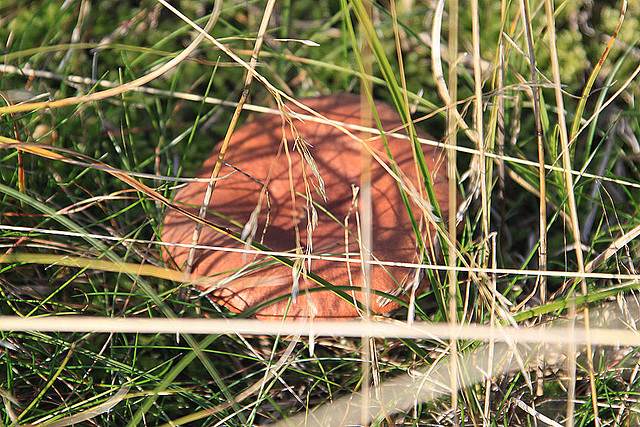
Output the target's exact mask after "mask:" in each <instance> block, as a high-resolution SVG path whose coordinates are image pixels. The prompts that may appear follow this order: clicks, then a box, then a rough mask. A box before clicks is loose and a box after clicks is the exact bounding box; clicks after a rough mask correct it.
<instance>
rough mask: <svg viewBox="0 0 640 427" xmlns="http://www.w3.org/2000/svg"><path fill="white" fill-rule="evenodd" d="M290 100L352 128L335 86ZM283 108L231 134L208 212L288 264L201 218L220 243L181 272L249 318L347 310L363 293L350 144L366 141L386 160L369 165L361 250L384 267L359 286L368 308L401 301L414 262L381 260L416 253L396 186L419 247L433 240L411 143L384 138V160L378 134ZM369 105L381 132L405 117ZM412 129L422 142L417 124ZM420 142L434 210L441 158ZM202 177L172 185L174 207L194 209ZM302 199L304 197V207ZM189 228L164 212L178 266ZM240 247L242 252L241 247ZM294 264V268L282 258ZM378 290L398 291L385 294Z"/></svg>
mask: <svg viewBox="0 0 640 427" xmlns="http://www.w3.org/2000/svg"><path fill="white" fill-rule="evenodd" d="M300 102H302V103H303V104H304V105H306V106H308V107H309V108H311V109H312V110H314V111H315V112H317V113H319V114H320V115H322V116H324V117H326V118H327V119H329V120H331V121H334V122H339V123H345V124H350V125H360V121H361V114H360V113H361V111H360V110H361V105H360V97H359V96H358V95H353V94H344V93H341V94H333V95H328V96H321V97H317V98H308V99H302V100H300ZM287 107H288V109H290V111H292V112H293V113H294V114H289V117H290V120H289V121H284V120H283V117H284V116H277V115H266V114H263V115H259V116H257V117H256V118H254V119H253V120H250V121H249V122H248V123H246V124H244V125H243V126H241V127H239V128H238V129H237V130H236V131H235V133H234V134H233V136H232V138H231V141H230V144H229V148H228V151H227V153H226V156H225V162H226V164H225V166H224V167H223V168H222V170H221V173H220V179H219V180H218V181H217V182H216V186H215V190H214V192H213V197H212V200H211V203H210V205H209V209H208V213H207V219H208V220H209V221H211V222H212V223H215V224H216V225H219V226H220V227H222V228H225V229H228V230H231V231H232V232H235V233H239V234H241V233H242V232H243V229H244V230H245V233H244V234H245V235H246V234H247V233H246V231H247V230H248V231H251V232H252V233H249V236H253V239H252V240H251V239H250V243H251V242H257V243H260V244H261V245H263V246H259V245H254V246H258V247H260V248H264V247H267V248H269V250H271V251H277V252H282V253H284V254H287V253H288V254H292V256H291V257H289V258H287V259H290V260H291V261H288V263H289V265H288V264H286V263H283V262H282V261H281V259H280V260H279V259H276V258H274V257H273V256H272V255H273V253H271V254H269V255H263V254H262V253H259V252H256V250H255V248H252V247H251V246H250V245H249V244H247V243H244V242H242V241H239V239H238V238H237V237H236V238H234V237H231V236H229V235H228V234H225V233H223V232H221V231H220V230H216V229H214V228H211V227H206V226H205V227H204V228H203V230H202V234H201V235H200V238H199V242H198V244H199V245H205V246H210V247H216V248H230V251H225V250H215V249H197V251H196V253H195V258H194V262H193V265H192V270H191V271H192V275H193V277H194V279H193V280H194V283H196V285H197V286H198V287H199V288H200V289H202V290H205V291H207V293H208V295H209V297H210V298H212V299H213V300H214V301H215V302H217V303H218V304H220V305H222V306H224V307H227V308H228V309H229V310H231V311H232V312H235V313H241V312H244V311H247V310H255V311H254V312H253V313H252V314H253V315H255V316H256V317H258V318H261V319H276V318H282V316H284V315H285V314H286V316H287V318H289V319H291V318H294V319H298V318H307V317H313V318H316V319H341V318H342V319H348V318H354V317H357V316H358V315H359V314H360V313H361V310H362V307H363V305H362V304H363V301H364V295H365V293H364V292H363V288H362V286H363V274H362V267H361V264H360V262H359V259H360V256H359V255H358V254H359V253H360V244H359V234H358V218H356V215H357V213H358V208H356V204H355V203H354V200H357V197H354V188H355V187H357V186H359V185H360V176H361V164H362V162H361V151H362V149H363V144H366V145H367V146H368V147H369V150H370V152H373V153H375V154H377V155H378V159H381V160H382V161H383V162H384V163H385V164H386V166H387V167H386V168H385V167H383V166H382V165H381V164H380V162H379V161H376V160H372V163H371V198H372V212H371V216H372V246H373V247H372V248H371V258H372V259H373V260H375V261H380V262H382V264H384V265H380V264H378V263H375V262H374V263H371V273H370V283H371V289H372V290H373V291H374V292H372V293H371V299H370V304H369V307H370V309H371V311H372V312H373V313H377V314H381V313H385V312H388V311H390V310H392V309H394V308H397V307H398V306H399V305H400V304H399V302H398V301H399V300H407V299H408V298H409V295H410V293H411V289H410V288H411V286H415V284H416V283H417V282H419V281H420V280H419V278H420V277H421V275H420V273H419V271H418V270H416V269H415V268H409V267H406V266H394V265H389V264H388V263H387V264H385V263H383V261H386V262H396V263H405V264H406V263H416V262H420V261H421V260H422V259H423V257H422V255H421V251H420V249H419V247H420V246H419V245H418V241H417V237H416V233H415V231H414V228H413V226H412V222H411V220H410V216H409V214H408V211H407V208H406V205H405V202H404V201H403V197H402V192H401V190H400V188H401V187H402V188H404V189H405V194H406V195H407V197H408V200H409V205H410V206H411V211H412V213H413V216H414V218H415V222H416V224H418V228H420V233H419V234H420V238H421V239H422V240H423V241H424V244H425V247H427V248H430V247H431V243H429V242H433V241H434V237H435V232H434V230H435V228H434V226H433V221H425V219H424V218H425V217H426V216H428V215H427V211H428V208H429V207H430V205H429V204H428V203H427V202H426V201H425V200H424V199H421V197H425V198H426V196H420V195H419V194H420V193H419V191H417V190H416V189H417V188H419V187H420V186H423V188H424V184H423V183H422V179H418V174H417V172H416V166H415V165H416V164H415V162H414V155H413V152H412V146H411V142H410V141H409V140H408V139H406V138H397V137H387V138H386V139H387V142H388V146H389V150H390V152H391V154H392V156H393V162H390V161H389V158H388V155H387V154H386V151H385V147H384V142H383V139H382V137H381V136H380V135H379V134H373V135H372V134H370V133H365V132H357V131H351V133H352V136H349V135H348V134H347V133H345V132H344V131H343V130H340V129H339V128H337V127H336V126H334V125H331V124H328V123H319V122H318V121H314V120H302V119H300V118H297V114H300V113H303V114H308V113H305V112H303V111H302V110H301V109H300V108H298V107H295V106H291V105H287ZM375 108H376V111H377V114H378V116H379V118H380V121H381V123H382V127H383V129H384V130H385V131H397V130H398V129H403V126H404V124H403V122H402V120H401V119H400V116H399V115H398V113H397V112H396V111H395V110H394V109H393V108H391V107H390V106H389V105H387V104H385V103H382V102H376V103H375ZM283 132H284V133H285V137H284V138H283ZM400 132H401V133H405V132H404V131H403V130H400ZM294 133H296V135H295V136H294ZM418 135H419V136H421V137H427V138H428V135H426V134H425V133H424V132H420V131H419V130H418ZM354 136H355V137H356V138H354ZM285 144H286V145H287V147H286V149H285V146H284V145H285ZM294 145H296V147H295V148H294ZM302 148H305V149H306V150H308V153H309V154H310V157H311V158H312V159H313V160H310V159H309V158H308V157H306V158H305V156H304V151H305V150H303V149H302ZM422 150H423V153H424V157H425V160H426V164H427V167H428V170H429V172H430V174H431V178H432V181H433V183H434V188H435V194H436V198H437V200H438V203H439V204H440V207H441V208H442V209H443V212H445V211H444V209H446V206H447V197H448V196H447V191H448V185H447V182H448V181H447V179H446V157H445V155H444V153H443V151H442V150H441V149H438V148H435V147H432V146H423V148H422ZM217 157H218V155H217V149H216V150H214V152H213V154H212V155H211V156H210V157H209V158H208V159H207V160H206V161H205V162H204V165H203V167H202V169H200V171H199V172H198V173H197V175H196V176H197V177H198V178H209V177H210V176H211V173H212V171H213V168H214V165H215V163H216V160H217ZM393 163H395V165H393ZM393 166H397V170H398V171H399V173H398V174H397V175H396V177H395V178H394V176H393V175H392V174H391V173H390V171H391V170H393V169H394V168H393ZM315 168H317V169H315ZM314 169H315V170H314ZM314 172H315V173H314ZM399 180H401V181H402V182H403V183H404V184H403V185H402V186H399V185H398V182H399ZM322 182H323V185H322V184H321V183H322ZM207 185H208V184H207V183H206V182H191V183H189V184H187V185H186V186H185V187H183V188H181V189H180V190H178V191H177V192H176V194H175V198H174V203H176V204H183V206H184V207H185V209H187V210H190V211H191V212H193V213H196V214H197V211H198V207H199V206H200V205H201V204H202V201H203V197H204V194H205V191H206V188H207ZM314 187H315V188H314ZM322 188H324V194H322V193H323V192H322ZM292 190H293V191H292ZM305 195H306V196H305ZM323 196H326V199H325V197H323ZM309 197H311V199H312V203H308V202H309ZM425 206H426V208H425ZM313 209H315V214H314V213H313ZM252 214H253V215H252ZM316 214H317V222H316V223H315V226H313V222H314V221H311V226H310V224H309V222H310V221H309V219H310V218H314V216H315V215H316ZM195 224H196V223H195V221H194V220H193V219H190V218H188V217H187V216H185V215H184V214H183V213H180V212H178V211H176V210H172V209H170V210H169V211H168V212H167V214H166V217H165V220H164V225H163V227H162V240H163V241H164V242H167V243H178V244H181V245H177V246H172V245H167V246H166V250H165V251H164V252H163V253H164V258H165V260H166V261H167V262H173V263H175V265H177V266H178V267H179V268H181V267H183V266H184V263H185V262H186V260H187V257H188V253H189V247H188V246H189V245H190V244H191V241H192V236H193V230H194V227H195ZM309 231H311V236H309V235H308V234H309ZM345 231H346V232H345ZM243 237H245V240H247V239H246V236H243ZM308 237H310V238H309V239H308ZM347 247H348V251H349V252H348V253H347V252H346V248H347ZM296 248H298V251H297V254H298V255H300V254H304V253H307V252H310V254H311V255H318V256H320V255H322V256H324V257H308V258H307V259H304V258H301V257H295V256H294V255H296ZM246 249H253V250H252V251H248V252H249V253H247V251H246ZM309 249H310V251H309ZM301 250H302V251H301ZM347 255H348V256H347ZM325 257H326V258H325ZM309 259H310V261H309ZM296 260H297V262H296ZM347 260H348V261H347ZM293 262H295V268H292V266H291V264H292V263H293ZM202 277H206V280H202V279H201V278H202ZM317 277H320V278H322V279H324V281H323V280H319V279H317ZM329 284H330V285H329ZM331 285H333V287H338V288H337V290H336V289H335V288H332V286H331ZM381 293H385V294H389V295H391V296H395V297H397V298H396V299H393V298H391V299H389V298H387V297H385V296H383V295H381ZM274 299H275V301H272V300H274ZM270 301H271V302H270ZM269 302H270V303H269Z"/></svg>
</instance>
